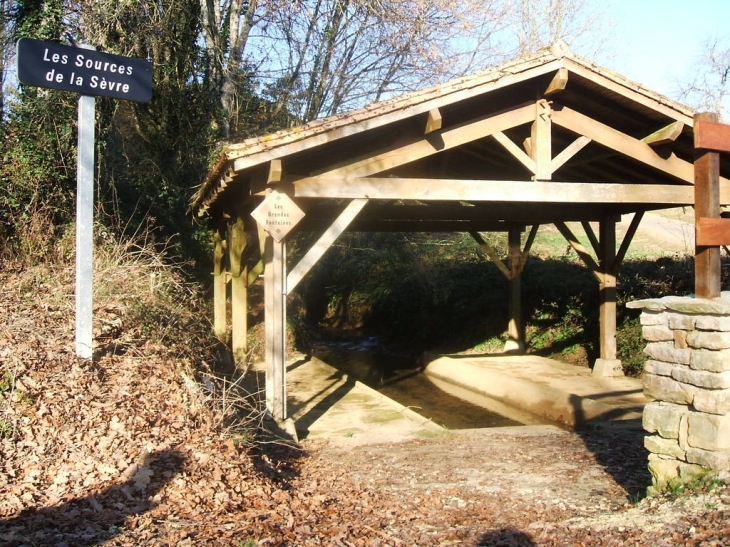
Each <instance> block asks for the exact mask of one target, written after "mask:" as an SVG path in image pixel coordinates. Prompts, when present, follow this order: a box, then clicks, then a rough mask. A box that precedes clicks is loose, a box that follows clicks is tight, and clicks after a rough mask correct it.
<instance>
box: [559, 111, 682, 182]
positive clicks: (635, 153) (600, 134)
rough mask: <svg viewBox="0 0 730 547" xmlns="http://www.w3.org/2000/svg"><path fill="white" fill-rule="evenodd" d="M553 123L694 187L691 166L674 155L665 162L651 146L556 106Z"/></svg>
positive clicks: (575, 112) (582, 115)
mask: <svg viewBox="0 0 730 547" xmlns="http://www.w3.org/2000/svg"><path fill="white" fill-rule="evenodd" d="M552 120H553V123H555V124H557V125H559V126H561V127H564V128H565V129H568V130H570V131H573V132H574V133H576V134H578V135H585V136H586V137H588V138H590V139H592V140H594V141H596V142H597V143H600V144H602V145H604V146H607V147H609V148H611V149H613V150H615V151H617V152H619V153H621V154H624V155H625V156H628V157H630V158H634V159H636V160H638V161H640V162H642V163H644V164H646V165H649V166H651V167H654V168H655V169H659V170H660V171H663V172H665V173H667V174H668V175H671V176H673V177H676V178H678V179H679V180H682V181H684V182H686V183H687V184H694V169H693V167H692V164H691V163H689V162H687V161H684V160H682V159H680V158H678V157H677V156H675V155H674V154H671V155H670V156H669V157H668V158H663V157H661V156H659V155H658V154H657V153H656V152H655V151H654V150H653V149H652V148H651V146H649V145H648V144H646V143H644V142H641V141H640V140H638V139H635V138H633V137H631V136H629V135H626V134H625V133H621V132H620V131H618V130H617V129H614V128H612V127H609V126H608V125H605V124H603V123H600V122H598V121H596V120H594V119H593V118H589V117H588V116H585V115H584V114H581V113H580V112H577V111H575V110H572V109H570V108H568V107H565V106H558V105H554V106H553V114H552Z"/></svg>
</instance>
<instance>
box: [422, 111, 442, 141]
mask: <svg viewBox="0 0 730 547" xmlns="http://www.w3.org/2000/svg"><path fill="white" fill-rule="evenodd" d="M442 124H443V120H442V119H441V111H440V110H439V109H438V108H432V109H431V110H429V111H428V119H427V120H426V129H425V130H424V134H425V135H428V134H429V133H433V132H434V131H438V130H439V129H441V125H442Z"/></svg>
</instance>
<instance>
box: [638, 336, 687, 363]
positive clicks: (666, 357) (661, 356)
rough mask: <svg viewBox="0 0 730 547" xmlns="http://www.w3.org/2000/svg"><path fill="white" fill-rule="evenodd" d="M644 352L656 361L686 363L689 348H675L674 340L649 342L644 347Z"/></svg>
mask: <svg viewBox="0 0 730 547" xmlns="http://www.w3.org/2000/svg"><path fill="white" fill-rule="evenodd" d="M644 353H645V354H646V355H648V356H649V357H651V358H652V359H656V360H657V361H665V362H667V363H678V364H680V365H688V364H689V361H690V355H691V350H690V349H689V348H675V347H674V342H649V343H648V344H647V345H646V347H645V348H644Z"/></svg>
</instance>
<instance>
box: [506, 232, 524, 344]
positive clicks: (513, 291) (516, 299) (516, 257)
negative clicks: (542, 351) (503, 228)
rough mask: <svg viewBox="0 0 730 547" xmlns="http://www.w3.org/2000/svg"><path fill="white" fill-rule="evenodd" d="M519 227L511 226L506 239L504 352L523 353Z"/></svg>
mask: <svg viewBox="0 0 730 547" xmlns="http://www.w3.org/2000/svg"><path fill="white" fill-rule="evenodd" d="M521 231H522V230H521V229H519V228H511V229H510V230H509V232H508V235H507V239H508V245H509V271H510V275H509V289H508V290H509V293H508V308H509V319H508V323H507V337H508V338H507V341H506V342H505V344H504V352H505V353H524V352H525V334H524V330H523V328H522V283H521V281H522V272H521V268H520V265H521V263H522V260H521V259H522V252H521V248H520V233H521Z"/></svg>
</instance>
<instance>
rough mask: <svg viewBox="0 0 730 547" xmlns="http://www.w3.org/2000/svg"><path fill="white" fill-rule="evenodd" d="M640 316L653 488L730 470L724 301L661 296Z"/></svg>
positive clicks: (728, 304) (729, 334)
mask: <svg viewBox="0 0 730 547" xmlns="http://www.w3.org/2000/svg"><path fill="white" fill-rule="evenodd" d="M626 306H627V307H629V308H635V309H641V310H642V314H641V325H642V330H643V336H644V339H645V340H646V348H645V350H644V353H646V355H647V356H648V357H649V359H648V360H647V361H646V365H645V374H644V392H645V393H646V394H647V395H648V396H649V397H651V398H652V399H654V400H653V401H652V402H650V403H649V404H647V405H646V407H645V409H644V417H643V424H644V429H645V430H646V431H648V432H649V433H651V435H650V436H647V437H646V439H645V446H646V448H647V450H648V451H649V471H651V474H652V481H653V486H652V488H651V489H650V491H661V490H662V489H664V488H665V487H666V486H667V485H668V484H674V483H677V482H690V481H692V480H694V479H696V478H698V477H701V476H703V475H705V474H707V473H710V472H719V471H722V470H728V469H730V293H723V294H722V296H721V297H720V298H715V299H702V298H692V297H676V296H668V297H664V298H661V299H650V300H639V301H636V302H629V303H627V304H626Z"/></svg>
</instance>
